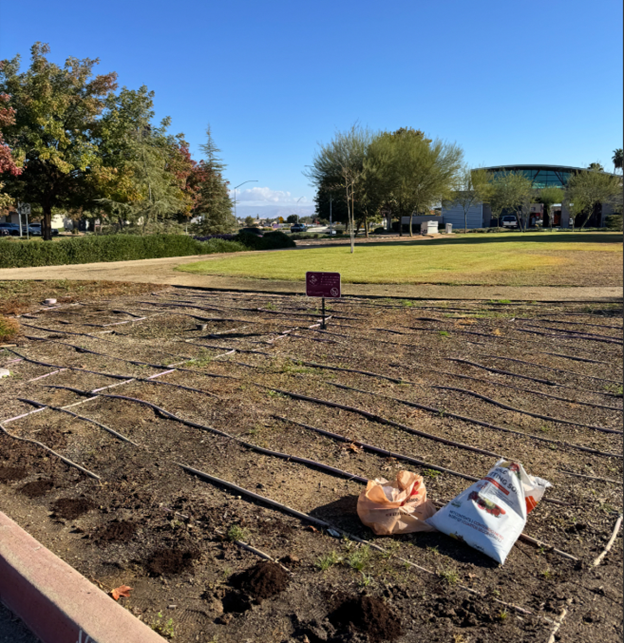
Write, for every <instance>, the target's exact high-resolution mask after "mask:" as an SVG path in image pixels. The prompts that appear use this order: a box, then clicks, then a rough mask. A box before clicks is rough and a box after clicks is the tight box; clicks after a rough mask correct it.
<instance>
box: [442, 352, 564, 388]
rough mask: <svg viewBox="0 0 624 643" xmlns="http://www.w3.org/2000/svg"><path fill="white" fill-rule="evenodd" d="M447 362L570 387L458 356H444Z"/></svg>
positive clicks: (551, 384)
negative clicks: (483, 364)
mask: <svg viewBox="0 0 624 643" xmlns="http://www.w3.org/2000/svg"><path fill="white" fill-rule="evenodd" d="M444 359H446V360H447V361H449V362H458V363H459V364H467V365H468V366H474V367H475V368H481V369H483V370H484V371H490V372H491V373H498V374H499V375H509V376H510V377H518V378H520V379H523V380H529V381H531V382H538V383H539V384H546V385H547V386H559V387H561V388H570V387H568V386H566V385H565V384H557V382H551V381H550V380H542V379H539V378H537V377H529V376H528V375H519V374H518V373H512V372H511V371H503V370H501V369H499V368H491V367H490V366H482V365H481V364H477V363H476V362H470V361H468V360H467V359H461V358H459V357H445V358H444Z"/></svg>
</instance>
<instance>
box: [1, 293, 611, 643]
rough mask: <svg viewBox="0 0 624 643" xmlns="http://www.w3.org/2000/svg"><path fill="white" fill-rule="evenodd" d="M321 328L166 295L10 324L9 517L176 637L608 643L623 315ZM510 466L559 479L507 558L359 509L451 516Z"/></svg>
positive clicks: (291, 306) (237, 300) (454, 305)
mask: <svg viewBox="0 0 624 643" xmlns="http://www.w3.org/2000/svg"><path fill="white" fill-rule="evenodd" d="M330 312H331V314H332V315H333V317H332V318H331V319H330V320H329V327H328V329H327V331H325V332H323V331H322V329H320V328H319V325H318V314H319V311H318V308H316V301H311V300H306V299H305V298H303V297H297V296H287V295H285V296H277V295H275V296H271V295H267V294H261V293H259V294H257V295H252V294H242V293H210V292H203V291H199V290H193V289H186V288H167V289H161V290H158V291H154V292H152V293H145V294H131V295H125V296H115V297H112V298H111V299H110V300H108V301H103V300H102V301H98V302H96V303H89V301H88V300H86V299H84V300H82V299H80V300H78V301H74V302H72V303H66V304H62V305H61V306H59V307H57V308H54V309H49V310H41V309H38V310H31V312H30V313H26V314H25V315H22V316H21V317H20V318H19V321H20V323H21V326H22V336H21V337H20V339H19V340H18V342H17V344H18V345H17V346H12V347H7V348H4V349H3V350H0V367H5V368H9V369H10V370H11V372H12V376H11V377H9V378H4V379H2V380H0V409H1V411H0V424H1V426H2V427H4V430H5V431H6V432H8V434H7V433H0V509H1V510H2V511H4V512H5V513H7V514H8V515H9V516H10V517H11V518H13V519H14V520H16V521H17V522H18V523H19V524H20V525H21V526H23V527H24V528H26V529H27V530H28V531H29V532H30V533H32V534H33V535H34V536H35V537H36V538H38V539H39V540H41V542H43V543H44V544H45V545H46V546H47V547H49V548H50V549H51V550H52V551H54V552H55V553H56V554H58V555H59V556H61V557H62V558H63V559H64V560H66V561H67V562H69V563H70V564H71V565H73V566H74V567H75V568H76V569H78V570H79V571H80V572H81V573H82V574H84V575H85V576H86V577H88V578H90V579H91V580H92V581H93V582H94V583H96V584H97V585H98V586H100V587H102V588H103V589H105V590H106V591H110V590H112V589H113V588H116V587H119V586H121V585H128V586H130V587H132V588H133V589H132V591H131V592H130V597H129V598H121V599H120V602H121V603H122V604H123V605H124V606H125V607H127V608H128V609H130V610H131V611H132V612H133V613H134V614H136V615H137V616H138V617H139V618H141V619H142V620H144V621H145V622H146V623H148V624H150V625H151V626H152V627H154V628H155V629H156V630H157V631H159V632H161V633H162V634H163V635H164V636H169V637H171V636H175V639H174V640H175V641H180V642H183V643H191V642H193V641H204V642H205V643H208V642H215V641H218V642H219V643H235V642H241V641H249V642H252V641H253V642H258V643H260V642H262V643H269V642H276V643H281V642H286V641H299V642H302V643H303V642H304V641H308V643H317V642H318V641H333V642H334V643H338V642H347V641H350V642H352V643H362V642H364V641H370V642H371V643H372V642H373V641H381V640H397V641H400V642H407V641H410V642H415V641H422V640H427V641H440V642H442V641H445V642H446V641H451V642H453V643H461V642H464V643H473V642H474V643H477V642H483V643H486V642H492V643H494V642H498V641H502V640H505V641H509V642H510V643H516V642H520V641H544V642H546V641H548V639H549V636H550V633H551V632H552V631H553V629H554V628H555V626H556V625H557V623H558V619H559V617H560V615H561V614H562V613H563V611H564V610H565V614H566V616H565V619H564V620H563V622H562V624H561V627H560V629H559V631H558V634H557V637H560V639H561V640H567V641H581V640H582V641H588V642H596V643H598V642H599V643H608V642H611V641H613V642H615V641H620V640H621V639H622V614H621V612H622V609H621V608H622V538H621V534H620V535H619V536H618V538H617V539H616V541H615V544H614V545H613V548H612V549H611V551H610V552H609V553H608V554H607V555H606V557H605V558H604V560H603V562H602V563H601V564H600V565H599V566H598V567H593V566H592V561H594V560H595V558H596V557H597V556H598V555H599V554H600V553H601V552H602V551H603V549H604V548H605V545H606V544H607V541H608V540H609V538H610V537H611V534H612V532H613V530H614V526H615V524H616V521H617V519H618V515H619V514H620V513H621V511H622V380H621V375H622V371H621V367H622V308H621V305H618V304H607V303H603V304H594V305H590V306H588V305H586V304H580V303H573V302H562V303H559V304H544V303H542V304H529V303H527V304H524V305H509V304H507V303H505V301H500V302H498V303H497V302H484V301H466V302H445V301H430V302H417V303H415V302H408V301H401V300H379V299H377V300H372V299H365V298H345V299H343V300H340V301H337V302H335V303H332V306H331V311H330ZM515 360H519V361H515ZM341 369H342V370H341ZM148 378H149V379H148ZM304 398H308V399H304ZM41 405H46V406H45V407H44V406H41ZM501 405H503V406H505V407H511V409H510V408H503V406H501ZM11 436H13V437H11ZM16 438H26V439H29V440H35V441H37V442H38V443H40V444H35V443H32V442H30V443H29V442H24V441H19V440H17V439H16ZM41 445H45V446H46V447H48V448H49V449H52V450H54V451H55V453H52V452H50V451H49V450H45V449H44V448H43V447H42V446H41ZM375 448H377V449H381V450H382V451H383V453H380V452H379V451H375ZM499 455H501V456H505V457H508V458H511V459H516V460H519V461H521V462H522V463H523V464H524V466H525V467H526V469H527V471H528V472H529V473H531V474H534V475H539V476H541V477H544V478H546V479H548V480H549V481H550V482H551V483H552V484H553V488H552V489H550V490H549V491H548V492H547V495H546V500H545V501H544V502H542V503H540V505H539V506H538V507H537V509H535V511H534V512H532V513H531V515H530V516H529V520H528V523H527V528H526V530H525V534H526V535H527V536H529V537H532V538H533V539H537V540H538V541H539V542H538V543H531V542H529V541H527V540H526V539H525V540H520V541H518V543H517V544H516V545H515V547H514V548H513V550H512V552H511V553H510V555H509V558H508V559H507V562H506V563H505V565H504V566H502V567H501V566H498V565H497V564H496V563H494V562H493V561H492V560H490V559H488V558H486V557H485V556H483V555H482V554H480V553H479V552H477V551H475V550H473V549H470V548H468V547H467V546H465V545H462V544H461V543H459V542H457V541H454V540H452V539H450V538H448V537H446V536H444V535H442V534H440V533H427V534H414V535H408V536H401V537H396V538H378V537H375V536H374V535H373V533H372V532H371V531H370V530H369V529H368V528H366V527H364V526H363V525H362V524H361V523H360V521H359V519H358V517H357V514H356V500H357V496H358V494H359V493H360V492H361V491H362V489H363V487H364V483H365V480H367V479H370V478H375V477H381V476H383V477H385V478H393V477H394V476H395V475H396V472H398V471H399V470H401V469H408V470H412V471H415V472H416V473H419V474H421V475H423V476H424V478H425V482H426V485H427V489H428V494H429V497H430V498H432V499H433V500H434V501H436V502H438V503H446V502H448V501H449V500H450V499H452V498H453V497H454V496H455V495H456V494H458V493H459V492H460V491H462V490H463V489H465V488H466V487H467V486H468V485H470V484H471V481H470V479H469V478H470V476H473V477H477V478H478V477H481V476H483V475H484V474H486V473H487V471H488V470H489V468H490V467H491V466H493V464H494V463H495V461H496V459H497V457H498V456H499ZM59 456H62V457H63V458H65V460H62V459H61V458H60V457H59ZM302 460H305V462H304V461H302ZM71 463H74V464H77V465H79V466H80V467H82V469H79V468H77V467H76V466H73V465H72V464H71ZM181 465H184V467H186V468H183V467H182V466H181ZM330 468H331V469H330ZM190 469H193V470H194V471H195V472H196V473H193V472H192V471H190ZM94 476H96V477H94ZM215 478H216V479H218V480H221V481H225V482H229V483H234V484H236V485H238V487H239V488H238V489H235V488H232V487H227V486H224V485H223V484H222V483H220V482H218V481H217V480H215ZM251 494H256V497H254V496H252V495H251ZM257 496H262V497H263V498H265V499H266V500H264V501H263V500H261V499H259V498H258V497H257ZM269 500H271V501H275V502H276V503H280V504H281V505H282V506H281V507H278V506H275V505H271V504H270V503H269V502H268V501H269ZM286 507H287V508H290V509H291V511H288V510H287V509H286ZM296 512H300V513H299V514H298V515H297V514H296ZM302 514H305V515H302ZM306 515H307V517H306ZM345 534H349V535H350V536H352V538H349V537H347V536H345ZM361 540H365V541H367V543H368V545H367V544H365V543H362V542H360V541H361ZM244 543H248V544H249V545H250V546H251V547H252V548H256V550H260V551H262V552H264V553H265V554H266V555H268V556H270V557H271V558H272V559H274V560H277V561H279V563H280V564H281V565H282V566H283V568H286V570H288V571H287V572H284V573H282V572H283V571H284V570H283V568H282V567H279V566H277V565H266V564H265V565H258V563H261V562H262V558H261V557H260V556H259V555H258V553H257V551H256V553H254V552H253V551H249V549H245V548H244V546H243V545H244ZM376 547H381V548H383V549H384V551H379V550H378V549H376ZM111 600H112V599H111Z"/></svg>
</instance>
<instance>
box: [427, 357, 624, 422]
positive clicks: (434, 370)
mask: <svg viewBox="0 0 624 643" xmlns="http://www.w3.org/2000/svg"><path fill="white" fill-rule="evenodd" d="M429 371H431V372H432V373H440V374H441V375H447V376H449V377H459V378H461V379H465V380H473V381H475V382H484V383H485V384H488V385H490V386H494V385H497V384H499V382H495V381H492V380H486V379H483V378H482V377H473V376H472V375H460V374H459V373H452V372H451V371H442V370H439V369H437V368H430V369H429ZM505 388H512V389H514V391H522V392H523V393H532V394H533V395H539V396H541V397H547V398H549V399H552V400H559V401H560V402H567V403H568V404H580V405H582V406H590V407H593V408H597V409H607V410H609V411H618V412H619V413H622V411H623V410H624V409H622V408H621V407H617V406H606V405H605V404H594V403H593V402H579V401H578V400H570V399H568V398H567V397H559V396H558V395H552V394H551V393H542V392H541V391H534V390H532V389H529V388H522V387H520V386H513V385H511V384H505Z"/></svg>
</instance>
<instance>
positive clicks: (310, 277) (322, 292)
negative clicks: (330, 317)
mask: <svg viewBox="0 0 624 643" xmlns="http://www.w3.org/2000/svg"><path fill="white" fill-rule="evenodd" d="M341 288H342V285H341V282H340V273H339V272H306V295H307V296H308V297H320V298H321V306H322V313H323V321H322V324H321V328H322V329H323V330H325V328H327V323H326V319H327V316H326V314H325V298H326V297H329V298H331V299H338V298H339V297H340V296H341V294H342V292H341Z"/></svg>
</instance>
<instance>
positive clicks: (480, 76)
mask: <svg viewBox="0 0 624 643" xmlns="http://www.w3.org/2000/svg"><path fill="white" fill-rule="evenodd" d="M35 41H42V42H47V43H49V44H50V46H51V48H52V51H51V54H50V57H51V58H52V59H53V60H55V61H56V62H59V63H61V62H63V61H64V59H65V58H66V57H67V56H75V57H78V58H86V57H90V58H96V57H97V58H100V61H101V63H100V66H99V71H100V72H101V73H105V72H108V71H116V72H118V74H119V83H120V86H121V85H127V86H128V87H131V88H138V87H139V86H140V85H143V84H145V85H147V86H148V87H149V88H150V89H152V90H154V91H155V92H156V99H155V107H156V114H157V118H158V119H160V118H162V117H164V116H167V115H168V116H171V117H172V121H173V122H172V131H174V132H184V134H185V135H186V138H187V140H188V141H189V142H190V143H191V150H192V151H193V153H194V155H195V156H196V157H197V158H199V145H200V144H201V143H202V142H203V138H204V130H205V127H206V125H207V123H210V125H211V127H212V131H213V135H214V138H215V141H216V143H217V145H218V146H219V147H220V148H221V150H222V156H223V159H224V161H225V162H226V163H227V165H228V168H227V171H226V178H228V179H229V180H230V182H231V185H232V186H234V185H236V184H238V183H242V182H243V181H246V180H248V179H256V180H257V181H258V182H257V183H253V184H248V185H246V186H244V187H243V188H242V191H241V193H240V194H239V199H240V205H241V206H243V205H245V203H246V204H247V205H248V206H252V205H253V206H254V207H256V206H261V205H266V206H271V207H274V206H283V207H286V208H288V207H291V205H292V204H294V202H295V201H297V200H298V199H299V198H300V197H303V198H302V199H301V200H300V202H299V206H300V208H303V211H305V209H306V207H305V206H306V204H311V202H312V197H313V195H314V191H313V188H311V187H310V186H309V185H308V182H307V180H306V179H305V177H304V176H303V175H302V170H303V169H304V167H305V165H306V164H309V163H310V162H311V159H312V157H313V154H314V150H315V148H316V145H317V143H318V142H327V141H329V140H330V139H331V137H332V135H333V133H334V132H335V131H336V129H346V128H348V127H350V126H351V125H352V124H353V123H354V122H355V121H359V122H360V123H361V124H362V125H367V126H369V127H370V128H372V129H387V130H394V129H397V128H399V127H402V126H411V127H415V128H417V129H422V130H424V131H425V132H426V133H427V134H428V135H429V136H433V137H439V138H442V139H445V140H448V141H455V142H457V143H458V144H460V145H461V146H462V147H463V148H464V150H465V156H466V160H467V162H469V163H470V164H472V165H496V164H504V163H561V164H567V165H578V166H583V165H586V164H588V163H590V162H592V161H599V162H601V163H603V165H605V166H606V167H609V166H610V164H611V156H612V152H613V149H614V148H616V147H621V146H622V136H623V134H622V3H621V2H620V0H600V2H593V3H592V2H587V0H568V1H566V2H563V1H560V0H541V1H537V0H528V1H527V0H525V1H523V2H520V1H517V2H501V1H500V0H498V1H497V2H495V1H490V0H487V1H486V0H473V1H472V2H466V0H439V1H437V2H432V1H431V0H429V1H427V2H425V1H424V0H411V1H406V0H394V1H393V2H388V3H382V2H372V1H370V0H358V1H355V0H333V1H332V2H330V1H328V0H315V1H314V2H311V1H309V0H304V1H300V2H293V1H292V0H291V1H290V2H285V1H283V0H266V1H265V2H251V1H249V0H230V1H229V2H218V3H217V2H214V1H208V2H205V1H204V2H200V1H197V0H195V1H191V0H178V1H177V2H171V1H170V0H168V1H167V2H164V1H162V0H150V1H149V2H147V1H146V0H125V1H124V2H121V1H120V0H108V2H106V3H96V2H88V1H86V2H85V0H81V1H80V2H78V1H77V0H64V2H50V0H30V1H29V2H27V3H25V2H22V3H18V2H13V3H9V2H4V3H3V5H2V10H1V13H0V58H7V57H13V56H14V55H15V54H17V53H20V54H21V55H22V57H23V61H24V64H27V63H28V58H29V48H30V46H31V45H32V43H33V42H35ZM246 189H251V191H249V192H247V191H245V190H246ZM303 211H302V213H303Z"/></svg>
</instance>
